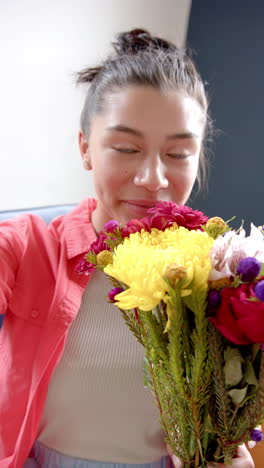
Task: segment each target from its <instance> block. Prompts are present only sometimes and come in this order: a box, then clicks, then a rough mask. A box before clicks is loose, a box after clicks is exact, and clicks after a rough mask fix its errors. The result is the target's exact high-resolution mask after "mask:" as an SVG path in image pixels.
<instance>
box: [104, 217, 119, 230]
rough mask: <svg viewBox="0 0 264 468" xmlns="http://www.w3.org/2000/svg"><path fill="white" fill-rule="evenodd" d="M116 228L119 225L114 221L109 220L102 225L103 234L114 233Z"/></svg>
mask: <svg viewBox="0 0 264 468" xmlns="http://www.w3.org/2000/svg"><path fill="white" fill-rule="evenodd" d="M118 228H119V223H118V221H116V220H115V219H111V220H110V221H108V222H107V223H106V224H105V225H104V231H105V232H114V231H115V230H116V229H118Z"/></svg>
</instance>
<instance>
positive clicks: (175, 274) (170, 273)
mask: <svg viewBox="0 0 264 468" xmlns="http://www.w3.org/2000/svg"><path fill="white" fill-rule="evenodd" d="M165 276H166V278H168V280H169V281H170V283H171V284H172V286H174V285H175V283H176V281H177V280H182V279H184V278H186V276H187V271H186V268H184V267H183V266H181V265H177V263H172V264H171V265H168V266H167V268H166V271H165Z"/></svg>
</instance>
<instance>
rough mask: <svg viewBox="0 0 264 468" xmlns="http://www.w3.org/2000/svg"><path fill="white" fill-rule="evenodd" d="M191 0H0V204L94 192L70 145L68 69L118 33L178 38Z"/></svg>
mask: <svg viewBox="0 0 264 468" xmlns="http://www.w3.org/2000/svg"><path fill="white" fill-rule="evenodd" d="M190 5H191V0H96V1H94V0H10V1H9V2H8V1H7V0H0V57H1V59H0V60H1V73H0V164H1V165H0V210H7V209H15V208H27V207H33V206H45V205H49V204H57V203H71V202H78V201H79V200H81V199H82V198H84V197H86V196H87V195H92V194H93V188H92V178H91V175H90V174H88V173H87V171H84V170H83V169H82V164H81V158H80V156H79V151H78V145H77V132H78V128H79V115H80V111H81V105H82V102H83V97H84V90H80V89H76V88H75V85H74V77H73V74H74V72H76V71H78V70H80V69H82V68H84V67H85V66H87V65H93V64H96V63H97V62H98V60H99V61H100V58H104V57H105V54H106V53H107V52H108V51H109V50H110V49H109V43H110V41H111V40H112V39H113V38H114V35H115V34H116V33H117V32H119V31H124V30H127V29H129V28H133V27H145V28H149V29H150V30H151V31H152V32H154V33H156V34H160V35H163V36H164V37H167V38H168V39H171V40H173V41H174V42H176V44H178V45H182V44H184V40H185V35H186V29H187V24H188V17H189V10H190Z"/></svg>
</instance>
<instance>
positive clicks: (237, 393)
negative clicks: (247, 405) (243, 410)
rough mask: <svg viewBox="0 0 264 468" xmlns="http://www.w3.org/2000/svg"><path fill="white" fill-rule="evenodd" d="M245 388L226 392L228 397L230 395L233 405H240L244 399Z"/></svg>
mask: <svg viewBox="0 0 264 468" xmlns="http://www.w3.org/2000/svg"><path fill="white" fill-rule="evenodd" d="M247 388H248V386H247V385H246V387H244V388H233V389H232V390H230V391H229V392H228V395H230V397H231V399H232V401H233V402H234V403H235V405H241V403H242V401H243V400H244V398H245V397H246V394H247ZM241 406H242V405H241Z"/></svg>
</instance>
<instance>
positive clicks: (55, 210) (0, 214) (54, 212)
mask: <svg viewBox="0 0 264 468" xmlns="http://www.w3.org/2000/svg"><path fill="white" fill-rule="evenodd" d="M75 206H76V205H75V204H74V203H72V204H66V205H54V206H45V207H40V208H27V209H23V210H8V211H0V222H1V221H4V220H6V219H10V218H14V217H15V216H18V215H21V214H25V213H32V214H36V215H39V216H41V217H42V218H43V219H44V221H45V222H46V223H47V224H49V223H50V221H52V219H53V218H56V217H57V216H60V215H63V214H66V213H68V212H69V211H71V210H73V208H74V207H75Z"/></svg>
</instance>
